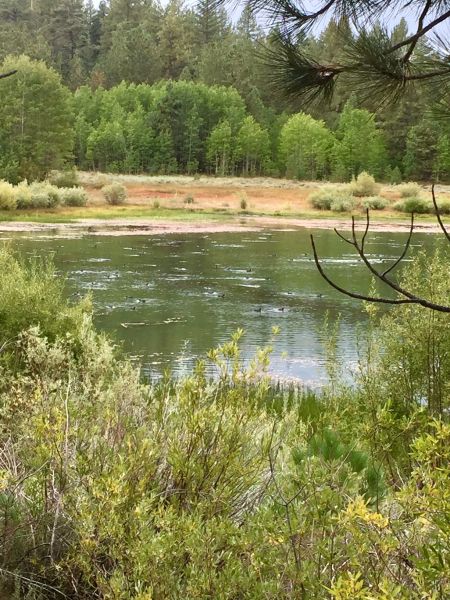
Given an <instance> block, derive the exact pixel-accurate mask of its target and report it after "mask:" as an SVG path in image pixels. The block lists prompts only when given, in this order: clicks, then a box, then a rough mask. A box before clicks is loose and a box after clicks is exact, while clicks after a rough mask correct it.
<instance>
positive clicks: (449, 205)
mask: <svg viewBox="0 0 450 600" xmlns="http://www.w3.org/2000/svg"><path fill="white" fill-rule="evenodd" d="M437 204H438V208H439V212H440V213H441V215H450V200H444V201H441V200H439V199H438V200H437Z"/></svg>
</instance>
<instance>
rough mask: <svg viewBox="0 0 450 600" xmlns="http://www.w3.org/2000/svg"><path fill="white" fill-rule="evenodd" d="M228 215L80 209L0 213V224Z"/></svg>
mask: <svg viewBox="0 0 450 600" xmlns="http://www.w3.org/2000/svg"><path fill="white" fill-rule="evenodd" d="M229 216H231V213H228V214H227V213H222V212H221V213H217V212H216V211H214V210H211V211H207V210H202V209H189V210H186V209H180V208H157V209H155V208H151V207H148V208H147V207H142V206H132V205H129V206H88V207H80V208H67V207H63V208H59V209H54V210H42V209H38V210H20V211H0V221H3V222H5V221H12V222H15V221H23V222H29V223H74V222H75V221H77V220H79V219H100V220H112V219H155V220H157V219H167V220H174V221H202V220H204V219H205V218H208V220H211V219H215V220H224V218H226V217H229Z"/></svg>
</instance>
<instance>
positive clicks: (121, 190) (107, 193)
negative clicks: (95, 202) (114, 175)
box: [102, 183, 127, 206]
mask: <svg viewBox="0 0 450 600" xmlns="http://www.w3.org/2000/svg"><path fill="white" fill-rule="evenodd" d="M102 192H103V196H104V197H105V200H106V202H107V203H108V204H111V205H112V206H118V205H119V204H124V203H125V201H126V199H127V190H126V188H125V187H124V186H123V185H122V184H120V183H111V184H110V185H105V186H104V187H102Z"/></svg>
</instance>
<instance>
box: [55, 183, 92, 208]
mask: <svg viewBox="0 0 450 600" xmlns="http://www.w3.org/2000/svg"><path fill="white" fill-rule="evenodd" d="M61 200H62V202H63V204H65V205H66V206H86V204H87V200H88V197H87V193H86V190H84V189H83V188H81V187H77V188H61Z"/></svg>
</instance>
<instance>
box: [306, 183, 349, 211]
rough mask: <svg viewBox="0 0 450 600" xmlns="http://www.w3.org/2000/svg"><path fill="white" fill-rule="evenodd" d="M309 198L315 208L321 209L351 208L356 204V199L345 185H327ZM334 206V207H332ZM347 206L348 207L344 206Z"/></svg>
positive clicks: (341, 209) (340, 209)
mask: <svg viewBox="0 0 450 600" xmlns="http://www.w3.org/2000/svg"><path fill="white" fill-rule="evenodd" d="M309 200H310V202H311V204H312V206H313V208H317V209H319V210H337V211H345V210H351V209H352V208H353V207H354V206H355V201H354V199H353V198H352V197H351V196H350V194H349V193H348V192H347V189H346V188H345V187H337V186H327V187H323V188H321V189H319V190H317V191H316V192H313V193H312V194H311V195H310V197H309ZM332 206H334V208H332ZM344 206H345V207H347V208H344Z"/></svg>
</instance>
